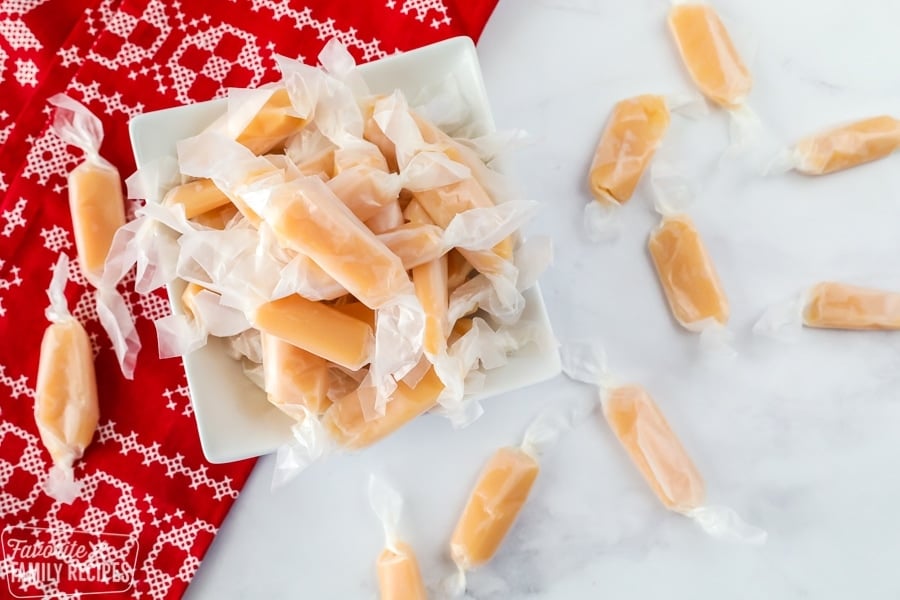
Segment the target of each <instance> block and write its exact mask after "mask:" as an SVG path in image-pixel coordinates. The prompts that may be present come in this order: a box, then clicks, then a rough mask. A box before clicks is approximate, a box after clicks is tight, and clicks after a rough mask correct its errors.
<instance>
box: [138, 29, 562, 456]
mask: <svg viewBox="0 0 900 600" xmlns="http://www.w3.org/2000/svg"><path fill="white" fill-rule="evenodd" d="M360 72H361V73H362V75H363V77H364V79H365V80H366V82H367V84H368V85H369V87H370V88H371V90H372V91H373V92H375V93H391V92H393V91H394V90H395V89H400V90H402V91H403V92H404V93H405V94H407V96H408V97H410V98H414V97H415V96H416V93H417V92H418V91H419V90H421V89H422V88H424V87H426V86H430V85H436V84H439V83H440V82H441V81H443V80H444V79H445V78H446V77H447V76H448V75H450V76H452V77H454V78H455V79H456V81H457V83H458V86H459V89H460V92H461V94H462V96H463V97H464V98H465V99H466V101H467V103H468V104H469V108H470V111H471V115H472V123H473V125H474V128H475V129H476V130H480V131H477V133H479V134H485V133H490V132H492V131H494V130H495V126H494V121H493V118H492V116H491V113H490V107H489V104H488V99H487V93H486V91H485V88H484V82H483V80H482V77H481V69H480V67H479V65H478V57H477V54H476V53H475V46H474V44H473V43H472V40H471V39H469V38H467V37H457V38H453V39H449V40H446V41H443V42H439V43H437V44H432V45H430V46H426V47H424V48H420V49H417V50H413V51H411V52H407V53H404V54H397V55H393V56H389V57H387V58H384V59H381V60H379V61H377V62H373V63H368V64H365V65H361V66H360ZM224 111H225V101H224V100H214V101H210V102H203V103H199V104H194V105H190V106H181V107H177V108H171V109H166V110H161V111H156V112H151V113H146V114H142V115H138V116H136V117H134V118H133V119H132V120H131V122H130V124H129V132H130V136H131V142H132V146H133V148H134V156H135V162H136V163H137V167H138V168H139V169H140V168H142V167H144V166H146V165H148V164H149V163H151V162H152V161H155V160H158V159H160V158H163V157H166V156H171V157H173V158H174V157H175V155H176V153H175V146H176V143H177V142H178V141H179V140H181V139H184V138H187V137H191V136H193V135H196V134H198V133H200V131H202V130H203V129H204V128H205V127H206V126H207V125H209V124H210V123H211V122H212V121H214V120H215V119H216V118H217V117H219V116H220V115H221V114H222V113H223V112H224ZM183 288H184V283H183V282H174V283H173V284H172V285H170V286H169V289H168V292H169V297H170V298H176V299H177V298H179V297H180V296H181V293H182V291H183ZM524 295H525V299H526V308H525V311H524V313H523V315H522V320H523V321H529V322H531V323H537V324H538V325H539V326H538V329H539V331H538V334H537V338H536V340H535V342H534V343H531V344H528V345H527V346H525V347H524V348H522V349H520V350H519V351H518V352H516V353H515V354H513V355H511V356H510V359H509V362H508V363H507V364H506V365H505V366H503V367H501V368H498V369H494V370H491V371H488V372H487V377H486V381H485V385H484V389H483V390H482V391H481V392H480V393H479V394H477V396H476V397H477V398H479V399H483V398H487V397H490V396H495V395H498V394H502V393H505V392H510V391H513V390H517V389H520V388H523V387H526V386H529V385H532V384H535V383H538V382H541V381H544V380H546V379H549V378H551V377H554V376H556V375H557V374H558V373H559V371H560V363H559V356H558V354H557V352H556V342H555V340H554V337H553V332H552V330H551V327H550V322H549V319H548V316H547V311H546V309H545V307H544V302H543V299H542V297H541V293H540V290H539V289H538V287H537V286H535V287H533V288H532V289H530V290H527V291H526V292H525V293H524ZM172 311H173V312H175V313H181V312H182V309H181V305H180V303H179V302H177V301H175V302H172ZM225 349H226V343H225V341H224V340H221V339H216V338H212V337H210V340H209V343H208V344H207V345H206V346H205V347H203V348H201V349H199V350H197V351H196V352H193V353H191V354H189V355H187V356H185V357H184V369H185V373H186V376H187V381H188V385H189V387H190V392H191V401H192V403H193V407H194V413H195V415H196V418H197V429H198V431H199V434H200V443H201V445H202V447H203V453H204V454H205V455H206V458H207V459H208V460H209V461H210V462H213V463H225V462H231V461H235V460H241V459H244V458H249V457H253V456H260V455H263V454H268V453H270V452H273V451H275V450H276V449H277V448H278V447H279V446H281V445H282V444H284V443H286V442H287V441H289V440H290V437H291V432H290V427H291V424H292V420H291V419H290V418H289V417H287V416H285V415H283V414H282V413H281V412H280V411H279V410H278V409H276V408H275V407H273V406H272V405H271V404H269V402H268V401H267V400H266V397H265V394H264V393H263V392H262V391H261V390H260V389H259V388H258V387H256V386H255V385H253V383H251V382H250V381H249V380H248V379H247V378H246V377H245V376H244V374H243V372H242V370H241V368H240V366H239V364H238V363H237V362H236V361H234V360H233V359H232V358H230V357H229V356H228V355H227V353H226V351H225ZM144 351H145V352H152V351H153V350H152V348H151V347H148V348H146V349H145V350H144Z"/></svg>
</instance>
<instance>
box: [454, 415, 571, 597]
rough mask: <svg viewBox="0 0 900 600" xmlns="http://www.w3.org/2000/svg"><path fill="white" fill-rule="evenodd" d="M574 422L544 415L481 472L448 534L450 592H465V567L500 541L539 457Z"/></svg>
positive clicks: (487, 554) (479, 562)
mask: <svg viewBox="0 0 900 600" xmlns="http://www.w3.org/2000/svg"><path fill="white" fill-rule="evenodd" d="M571 426H572V423H571V419H570V418H565V417H562V416H561V415H553V414H550V413H543V414H541V415H540V416H539V417H538V418H537V419H535V420H534V422H532V424H531V425H530V426H529V427H528V430H527V431H526V432H525V436H524V440H523V441H522V444H521V445H520V446H517V447H509V446H508V447H504V448H500V449H499V450H497V451H496V452H495V453H494V455H493V456H491V458H490V460H489V461H488V462H487V464H486V465H484V467H483V468H482V470H481V474H480V475H479V477H478V481H477V482H476V484H475V487H474V489H473V490H472V492H471V493H470V494H469V499H468V501H467V502H466V506H465V508H464V509H463V512H462V514H461V515H460V517H459V520H458V521H457V522H456V528H455V529H454V530H453V535H452V537H451V538H450V555H451V557H452V558H453V562H454V563H455V564H456V567H457V569H458V572H457V575H456V577H455V578H453V579H452V580H451V581H450V583H451V588H450V589H449V590H448V591H450V592H451V595H459V594H461V593H462V592H463V591H464V590H465V583H466V574H465V573H466V571H469V570H471V569H473V568H475V567H478V566H480V565H483V564H485V563H486V562H488V561H489V560H491V558H493V556H494V554H496V553H497V550H498V549H499V548H500V545H501V544H502V543H503V540H504V539H505V538H506V535H507V534H508V533H509V530H510V529H511V528H512V526H513V523H515V520H516V518H517V517H518V516H519V512H520V511H521V510H522V507H523V506H524V505H525V502H526V501H527V500H528V496H529V495H530V494H531V490H532V487H533V486H534V482H535V480H536V479H537V476H538V473H539V472H540V470H541V468H540V464H539V463H538V456H540V455H541V454H542V453H543V452H544V451H545V450H546V449H547V447H549V446H550V445H552V444H554V443H555V442H556V441H557V439H558V438H559V436H560V434H561V433H562V432H564V431H566V430H568V429H569V428H570V427H571Z"/></svg>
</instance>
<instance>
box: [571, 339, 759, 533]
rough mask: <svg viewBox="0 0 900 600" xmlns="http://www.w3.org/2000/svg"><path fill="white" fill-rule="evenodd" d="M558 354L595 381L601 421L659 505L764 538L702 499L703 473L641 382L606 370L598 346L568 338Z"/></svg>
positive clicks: (578, 374) (581, 376)
mask: <svg viewBox="0 0 900 600" xmlns="http://www.w3.org/2000/svg"><path fill="white" fill-rule="evenodd" d="M562 359H563V372H564V373H565V374H566V375H568V376H569V377H571V378H572V379H575V380H576V381H581V382H583V383H589V384H592V385H595V386H597V387H598V389H599V400H600V405H601V407H602V411H603V416H604V418H605V420H606V422H607V423H608V424H609V426H610V428H611V429H612V431H613V434H614V435H615V436H616V439H618V440H619V443H620V444H621V445H622V447H623V448H624V450H625V452H626V453H627V454H628V457H629V458H630V459H631V461H632V462H633V463H634V465H635V466H636V467H637V469H638V470H639V471H640V473H641V475H642V476H643V478H644V479H645V480H646V482H647V484H648V485H649V486H650V488H651V489H652V490H653V492H654V493H655V494H656V496H657V497H658V498H659V500H660V502H662V504H663V506H665V507H666V508H667V509H669V510H672V511H674V512H677V513H680V514H683V515H685V516H687V517H690V518H691V519H693V520H694V521H696V522H697V523H698V524H699V525H700V526H701V527H702V528H703V529H704V530H705V531H706V532H707V533H709V534H710V535H712V536H715V537H720V538H724V539H729V540H734V541H741V542H747V543H762V542H764V541H765V539H766V532H765V531H763V530H761V529H759V528H757V527H754V526H752V525H749V524H747V523H745V522H744V521H743V520H742V519H741V518H740V517H739V516H738V515H737V513H735V512H734V511H733V510H732V509H730V508H727V507H723V506H711V505H708V504H707V503H706V489H705V483H704V481H703V478H702V477H701V475H700V473H699V471H698V469H697V467H696V465H695V464H694V462H693V460H692V459H691V458H690V456H689V454H688V453H687V451H686V450H685V448H684V447H683V446H682V444H681V441H680V440H679V439H678V437H677V436H676V435H675V433H674V431H673V430H672V428H671V427H670V426H669V424H668V422H667V421H666V418H665V417H664V416H663V414H662V412H661V411H660V410H659V407H658V406H657V405H656V403H655V402H654V401H653V398H651V396H650V394H649V393H648V392H647V391H646V390H645V389H644V388H643V387H641V386H640V385H636V384H628V383H620V382H618V381H617V380H616V379H615V378H614V377H613V376H612V375H610V374H609V371H608V370H607V367H606V356H605V354H604V353H603V352H602V350H600V349H599V348H598V347H597V346H595V345H592V344H569V345H566V346H564V347H563V349H562Z"/></svg>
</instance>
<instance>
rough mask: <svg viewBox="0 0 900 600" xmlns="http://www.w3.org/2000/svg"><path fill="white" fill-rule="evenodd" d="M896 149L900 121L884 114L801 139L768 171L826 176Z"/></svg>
mask: <svg viewBox="0 0 900 600" xmlns="http://www.w3.org/2000/svg"><path fill="white" fill-rule="evenodd" d="M898 148H900V120H897V119H895V118H894V117H890V116H887V115H883V116H880V117H873V118H870V119H863V120H861V121H856V122H853V123H850V124H847V125H842V126H840V127H836V128H834V129H830V130H828V131H825V132H822V133H819V134H815V135H812V136H809V137H807V138H804V139H802V140H800V141H799V142H797V144H796V145H795V146H794V147H793V148H791V149H789V150H786V151H784V152H783V153H782V154H780V155H779V156H778V157H776V158H775V160H774V161H772V163H771V164H770V165H769V167H768V171H769V172H783V171H788V170H790V169H794V170H795V171H798V172H800V173H803V174H804V175H826V174H828V173H834V172H836V171H843V170H844V169H850V168H853V167H856V166H859V165H862V164H865V163H868V162H872V161H876V160H880V159H882V158H885V157H886V156H889V155H891V154H893V153H894V152H896V151H897V149H898Z"/></svg>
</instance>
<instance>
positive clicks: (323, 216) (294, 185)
mask: <svg viewBox="0 0 900 600" xmlns="http://www.w3.org/2000/svg"><path fill="white" fill-rule="evenodd" d="M245 197H246V198H247V200H248V203H249V204H250V206H251V207H253V209H254V210H255V211H256V212H257V213H258V214H261V215H263V218H264V219H265V220H266V222H267V223H268V224H269V225H270V226H271V227H272V229H273V230H274V231H275V234H276V235H277V236H278V239H279V240H280V242H281V244H282V245H283V246H284V247H286V248H290V249H291V250H294V251H296V252H299V253H301V254H304V255H306V256H308V257H310V258H311V259H313V260H314V261H315V262H316V264H318V265H319V266H320V267H322V269H323V270H324V271H325V272H327V273H328V274H329V275H331V276H332V277H333V278H334V279H335V280H336V281H337V282H338V283H340V284H341V285H342V286H343V287H344V288H345V289H346V290H347V291H349V292H350V293H352V294H353V295H354V296H355V297H357V298H359V300H360V301H362V302H363V303H364V304H366V305H367V306H369V307H370V308H378V307H379V306H381V305H383V304H385V303H386V302H388V301H389V300H390V299H391V298H393V297H395V296H398V295H403V294H404V293H411V292H412V282H411V281H410V280H409V277H408V276H407V274H406V270H405V269H404V268H403V263H402V262H401V260H400V259H399V258H398V257H397V255H395V254H394V253H393V252H391V251H390V250H389V249H388V248H387V247H386V246H385V245H384V244H383V243H382V242H380V241H379V240H378V238H377V237H375V235H374V234H373V233H372V232H371V231H370V230H369V229H368V228H367V227H366V226H365V225H364V224H363V223H362V222H361V221H360V220H359V219H357V218H356V216H355V215H353V213H352V212H350V210H349V209H348V208H347V207H346V206H345V205H344V204H343V203H342V202H341V201H340V200H339V199H338V198H337V197H336V196H335V195H334V194H333V193H332V192H331V190H330V189H329V188H328V187H327V186H326V185H325V184H324V183H323V182H322V180H320V179H318V178H315V177H310V178H305V179H299V180H295V181H291V182H289V183H286V184H283V185H279V186H275V187H271V188H268V189H266V190H260V191H257V192H253V193H251V194H246V195H245Z"/></svg>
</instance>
